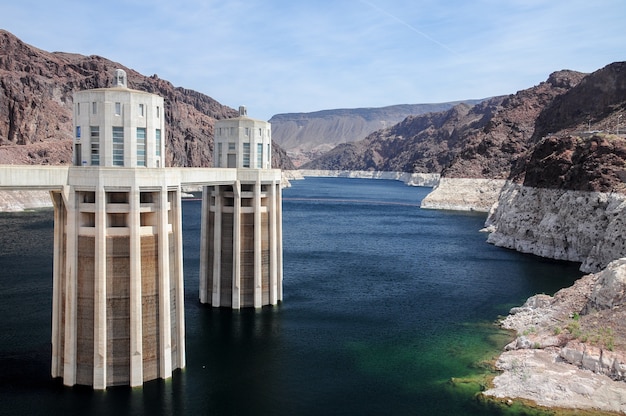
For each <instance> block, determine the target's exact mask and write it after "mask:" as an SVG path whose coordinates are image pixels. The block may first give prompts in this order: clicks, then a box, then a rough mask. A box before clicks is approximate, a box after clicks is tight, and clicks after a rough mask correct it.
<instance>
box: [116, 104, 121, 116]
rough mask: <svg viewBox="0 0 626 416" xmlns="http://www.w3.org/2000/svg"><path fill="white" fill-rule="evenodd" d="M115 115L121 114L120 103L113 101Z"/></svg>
mask: <svg viewBox="0 0 626 416" xmlns="http://www.w3.org/2000/svg"><path fill="white" fill-rule="evenodd" d="M115 115H116V116H120V115H122V103H115Z"/></svg>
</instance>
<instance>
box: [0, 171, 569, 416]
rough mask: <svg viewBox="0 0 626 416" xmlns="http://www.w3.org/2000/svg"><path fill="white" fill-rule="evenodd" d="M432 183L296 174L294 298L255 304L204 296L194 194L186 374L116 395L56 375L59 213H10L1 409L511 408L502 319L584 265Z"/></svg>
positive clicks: (189, 210)
mask: <svg viewBox="0 0 626 416" xmlns="http://www.w3.org/2000/svg"><path fill="white" fill-rule="evenodd" d="M428 191H429V189H426V188H412V187H406V186H404V185H402V184H401V183H399V182H394V181H382V180H380V181H379V180H376V181H374V180H358V179H336V178H335V179H321V178H309V179H306V180H304V181H296V182H294V183H293V187H292V188H289V189H286V190H285V191H284V194H283V196H284V201H283V216H284V218H283V232H284V236H283V238H284V302H283V303H281V304H280V305H279V306H277V307H266V308H263V309H262V310H256V311H255V310H241V311H230V310H221V309H217V310H216V309H212V308H210V307H205V306H201V305H200V304H199V303H198V265H199V258H198V250H199V241H198V238H199V235H200V222H199V221H200V216H199V210H200V202H199V201H187V202H184V203H183V210H184V213H183V227H184V240H185V241H184V252H185V263H184V267H185V285H186V287H185V297H186V310H185V314H186V315H185V317H186V324H187V368H186V369H184V370H183V371H177V372H175V374H174V377H173V378H172V379H170V380H166V381H162V380H160V381H154V382H150V383H147V384H146V385H144V387H143V388H135V389H130V388H123V387H122V388H112V389H108V390H107V391H105V392H94V391H92V390H91V389H89V388H84V387H75V388H67V387H63V386H62V383H60V382H59V381H58V380H51V379H50V376H49V367H50V343H49V339H50V322H51V308H52V306H51V294H52V212H51V211H50V210H43V211H36V212H32V213H19V214H0V282H1V290H0V316H2V319H0V414H7V415H8V414H35V415H36V414H42V415H50V414H67V415H80V414H95V415H100V414H101V415H110V414H117V415H126V414H132V415H141V414H151V415H152V414H154V415H160V414H163V415H165V414H194V415H196V414H198V415H270V414H271V415H381V414H385V415H488V414H508V413H503V412H506V411H505V410H500V409H491V408H489V409H488V408H487V407H485V406H484V405H481V404H479V403H478V401H476V400H475V398H474V395H475V394H476V393H477V392H478V391H479V388H480V385H479V384H480V380H482V377H483V375H485V374H487V373H488V370H486V369H485V366H484V365H483V361H484V360H489V359H492V358H493V357H495V356H496V355H497V353H498V351H500V350H501V348H502V347H503V345H504V344H505V343H506V342H507V341H508V337H509V336H508V335H504V334H503V333H502V332H501V331H499V330H498V329H497V328H496V326H495V325H494V324H493V322H494V321H495V320H496V319H497V317H498V316H499V315H503V314H505V313H506V312H507V311H508V309H509V308H510V307H511V306H513V305H517V304H520V303H521V302H523V301H524V299H525V298H526V297H528V296H530V295H532V294H535V293H539V292H543V293H553V292H554V291H556V290H558V289H559V288H561V287H564V286H568V285H570V284H571V283H572V281H573V280H574V279H575V278H577V277H578V276H580V273H579V272H578V271H577V265H575V264H568V263H560V262H552V261H548V260H542V259H539V258H537V257H532V256H527V255H522V254H519V253H516V252H513V251H509V250H504V249H500V248H496V247H493V246H491V245H488V244H486V243H485V239H486V235H485V234H483V233H480V232H479V231H478V230H479V229H480V228H482V226H483V223H484V220H485V216H484V215H479V214H473V213H461V212H442V211H429V210H421V209H419V202H420V200H421V199H422V198H423V197H424V196H425V195H426V194H427V193H428ZM453 379H454V380H456V382H452V381H451V380H453ZM468 380H469V381H470V382H469V383H465V381H468ZM476 380H479V381H478V382H477V381H476Z"/></svg>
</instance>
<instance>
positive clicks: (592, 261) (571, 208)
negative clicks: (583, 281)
mask: <svg viewBox="0 0 626 416" xmlns="http://www.w3.org/2000/svg"><path fill="white" fill-rule="evenodd" d="M625 216H626V195H624V194H619V193H605V192H586V191H568V190H564V189H545V188H535V187H528V186H523V185H519V184H516V183H513V182H508V183H507V184H506V185H505V187H504V188H503V190H502V193H501V194H500V198H499V200H498V204H497V207H495V208H494V210H493V211H492V212H491V214H490V216H489V217H488V219H487V226H488V227H489V230H490V231H492V233H491V234H490V235H489V237H488V239H487V241H488V242H489V243H492V244H494V245H496V246H499V247H506V248H511V249H515V250H517V251H520V252H523V253H531V254H535V255H538V256H542V257H548V258H553V259H558V260H568V261H574V262H581V263H582V266H581V270H583V271H588V272H595V271H598V270H600V269H602V268H603V267H605V266H607V265H608V264H609V263H610V262H611V261H612V260H615V259H617V258H620V257H624V256H626V239H625V238H624V236H625V235H626V222H625V221H624V218H626V217H625Z"/></svg>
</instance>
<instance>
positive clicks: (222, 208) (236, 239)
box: [200, 106, 283, 309]
mask: <svg viewBox="0 0 626 416" xmlns="http://www.w3.org/2000/svg"><path fill="white" fill-rule="evenodd" d="M214 149H215V153H214V163H215V167H222V168H233V169H237V170H238V173H237V177H238V180H237V181H235V182H234V183H229V184H220V185H213V186H205V187H204V188H203V200H202V213H203V216H204V217H203V219H202V238H201V247H200V250H201V257H200V302H201V303H206V304H211V305H212V306H214V307H228V308H233V309H239V308H243V307H255V308H260V307H262V306H264V305H275V304H277V303H278V302H279V301H281V300H282V298H283V289H282V282H283V267H282V207H281V201H282V195H281V184H280V179H276V178H274V179H272V180H271V181H266V180H265V181H264V180H263V179H262V177H263V175H262V173H263V172H264V171H268V170H270V169H271V160H272V159H271V125H270V123H268V122H266V121H261V120H255V119H252V118H249V117H248V116H247V110H246V108H245V107H243V106H242V107H239V117H236V118H233V119H226V120H218V121H217V122H216V123H215V142H214Z"/></svg>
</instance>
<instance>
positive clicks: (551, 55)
mask: <svg viewBox="0 0 626 416" xmlns="http://www.w3.org/2000/svg"><path fill="white" fill-rule="evenodd" d="M0 28H1V29H5V30H7V31H9V32H11V33H12V34H14V35H15V36H17V37H18V38H20V39H21V40H22V41H24V42H26V43H28V44H30V45H32V46H35V47H37V48H40V49H43V50H46V51H49V52H53V51H62V52H72V53H79V54H83V55H99V56H102V57H105V58H107V59H110V60H112V61H115V62H118V63H121V64H122V65H124V66H126V67H128V68H131V69H134V70H136V71H138V72H139V73H141V74H143V75H146V76H150V75H152V74H157V75H158V76H159V77H160V78H162V79H165V80H167V81H170V82H171V83H172V84H174V86H176V87H184V88H188V89H192V90H196V91H198V92H201V93H203V94H206V95H208V96H210V97H212V98H214V99H216V100H217V101H219V102H220V103H222V104H224V105H227V106H230V107H232V108H238V107H239V106H240V105H246V106H247V107H248V115H249V116H250V117H253V118H257V119H263V120H268V119H270V118H271V117H272V116H273V115H275V114H280V113H296V112H313V111H319V110H327V109H337V108H361V107H384V106H388V105H395V104H421V103H440V102H448V101H457V100H463V99H476V98H486V97H490V96H495V95H503V94H514V93H515V92H517V91H519V90H522V89H526V88H530V87H532V86H534V85H537V84H539V83H540V82H543V81H545V80H546V79H547V78H548V76H549V75H550V74H551V73H552V72H554V71H558V70H561V69H571V70H576V71H580V72H593V71H595V70H598V69H600V68H602V67H604V66H606V65H608V64H610V63H612V62H616V61H623V60H626V3H625V2H624V1H623V0H593V1H590V0H546V1H544V0H447V1H442V0H300V1H298V0H220V1H215V0H170V1H167V0H151V1H147V0H108V1H101V0H89V1H86V0H54V1H50V0H19V1H16V0H0Z"/></svg>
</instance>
